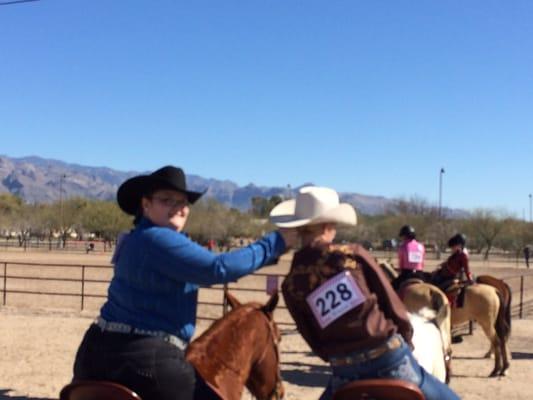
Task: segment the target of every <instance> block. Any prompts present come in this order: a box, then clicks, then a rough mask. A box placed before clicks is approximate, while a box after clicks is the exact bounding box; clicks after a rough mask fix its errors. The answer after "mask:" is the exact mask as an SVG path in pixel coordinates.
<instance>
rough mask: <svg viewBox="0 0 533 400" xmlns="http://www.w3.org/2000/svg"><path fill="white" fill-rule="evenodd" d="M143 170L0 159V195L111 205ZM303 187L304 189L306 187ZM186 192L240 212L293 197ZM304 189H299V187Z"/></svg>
mask: <svg viewBox="0 0 533 400" xmlns="http://www.w3.org/2000/svg"><path fill="white" fill-rule="evenodd" d="M143 173H148V172H146V171H141V172H139V171H117V170H114V169H111V168H107V167H90V166H83V165H78V164H69V163H66V162H63V161H58V160H52V159H44V158H41V157H37V156H29V157H21V158H13V157H8V156H3V155H0V193H2V192H3V193H12V194H14V195H17V196H19V197H21V198H23V199H24V200H25V201H26V202H28V203H49V202H54V201H57V200H59V199H60V198H63V199H65V198H68V197H86V198H91V199H100V200H113V199H115V195H116V192H117V188H118V186H119V185H120V184H121V183H122V182H124V180H126V179H128V178H130V177H132V176H135V175H139V174H143ZM305 185H309V183H306V184H305ZM187 186H189V187H190V189H191V190H197V191H203V190H205V189H206V188H207V193H206V196H208V197H214V198H215V199H216V200H218V201H219V202H221V203H223V204H225V205H227V206H229V207H234V208H238V209H240V210H247V209H249V208H250V206H251V199H252V197H255V196H261V197H270V196H274V195H281V196H282V197H287V195H293V193H289V192H295V191H296V190H297V189H298V187H297V188H293V189H292V190H291V189H290V188H288V187H285V186H275V187H266V186H256V185H254V184H253V183H250V184H248V185H246V186H242V187H241V186H239V185H237V184H236V183H235V182H232V181H230V180H218V179H211V178H203V177H201V176H198V175H187ZM302 186H304V185H302ZM340 196H341V201H343V202H347V203H350V204H352V205H353V206H354V207H355V209H356V210H358V211H359V212H361V213H363V214H367V215H376V214H382V213H384V212H385V211H386V210H387V208H389V207H390V206H391V205H392V202H393V200H391V199H387V198H385V197H382V196H367V195H363V194H358V193H341V194H340Z"/></svg>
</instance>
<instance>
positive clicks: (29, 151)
mask: <svg viewBox="0 0 533 400" xmlns="http://www.w3.org/2000/svg"><path fill="white" fill-rule="evenodd" d="M2 2H6V0H0V4H1V3H2ZM0 137H1V141H0V154H4V155H8V156H12V157H20V156H26V155H38V156H41V157H46V158H55V159H60V160H63V161H67V162H75V163H79V164H83V165H91V166H108V167H112V168H116V169H120V170H138V171H142V170H152V169H156V168H158V167H160V166H162V165H165V164H169V163H170V164H175V165H179V166H182V167H183V168H184V169H185V170H186V171H187V172H188V173H193V174H198V175H201V176H204V177H206V178H209V177H212V178H217V179H230V180H232V181H235V182H236V183H238V184H240V185H244V184H247V183H250V182H253V183H255V184H257V185H287V184H290V185H292V186H297V185H300V184H302V183H305V182H313V183H315V184H319V185H325V186H330V187H333V188H335V189H337V190H339V191H347V192H356V193H361V194H371V195H383V196H386V197H405V198H409V197H412V196H418V197H422V198H424V199H426V200H428V201H429V202H430V203H433V204H437V202H438V190H439V171H440V168H441V167H444V168H445V171H446V172H445V173H444V175H443V191H442V195H443V205H444V206H447V207H453V208H467V209H472V208H477V207H483V208H492V209H504V210H507V211H508V212H511V213H514V214H515V216H517V217H520V218H522V217H523V216H526V217H528V216H529V198H528V194H529V193H532V192H533V179H532V177H533V173H532V171H533V169H532V164H533V157H532V152H533V2H531V1H525V0H523V1H520V0H518V1H510V2H504V1H491V0H483V1H481V0H479V1H478V0H470V1H462V0H456V1H446V0H444V1H416V0H411V1H404V0H389V1H384V0H383V1H380V0H375V1H374V0H373V1H352V0H350V1H334V0H328V1H313V0H306V1H302V0H301V1H287V0H283V1H281V0H279V1H255V0H241V1H228V0H225V1H216V0H212V1H189V2H183V1H178V0H158V1H148V0H144V1H141V0H120V1H118V0H117V1H113V0H91V1H78V0H41V1H36V2H29V3H21V4H12V5H5V6H0Z"/></svg>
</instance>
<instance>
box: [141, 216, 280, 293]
mask: <svg viewBox="0 0 533 400" xmlns="http://www.w3.org/2000/svg"><path fill="white" fill-rule="evenodd" d="M147 235H148V240H149V246H148V248H149V257H151V258H152V259H151V261H150V262H151V263H152V264H153V267H154V268H155V269H156V270H158V271H159V272H160V273H161V274H163V275H165V276H168V277H169V278H171V279H174V280H176V281H180V282H190V283H195V284H198V285H212V284H216V283H226V282H231V281H235V280H237V279H238V278H240V277H242V276H244V275H247V274H250V273H252V272H254V271H255V270H257V269H258V268H260V267H262V266H264V265H268V264H275V263H276V262H277V259H278V257H279V256H280V255H281V254H283V252H284V251H285V248H286V246H285V242H284V240H283V237H282V236H281V235H280V234H279V233H278V232H272V233H270V234H268V235H266V236H264V237H263V238H261V239H259V240H258V241H256V242H254V243H252V244H250V245H249V246H246V247H243V248H241V249H238V250H234V251H232V252H228V253H220V254H216V253H212V252H211V251H208V250H207V249H205V248H203V247H202V246H200V245H199V244H197V243H195V242H193V241H192V240H190V239H188V238H187V237H185V236H184V235H183V234H180V233H177V232H174V231H172V230H170V229H167V228H159V227H158V228H153V229H152V230H151V231H150V232H147Z"/></svg>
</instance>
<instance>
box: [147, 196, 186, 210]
mask: <svg viewBox="0 0 533 400" xmlns="http://www.w3.org/2000/svg"><path fill="white" fill-rule="evenodd" d="M152 199H155V200H157V201H158V202H159V203H161V204H163V205H164V206H166V207H170V208H184V207H187V206H188V205H189V201H188V200H187V199H183V200H177V199H174V198H172V197H159V196H152Z"/></svg>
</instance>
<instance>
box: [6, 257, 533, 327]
mask: <svg viewBox="0 0 533 400" xmlns="http://www.w3.org/2000/svg"><path fill="white" fill-rule="evenodd" d="M0 265H1V268H2V271H1V275H0V278H1V282H2V286H1V288H0V292H1V293H2V305H3V306H7V305H9V304H8V303H9V296H8V295H12V294H19V295H20V294H22V295H29V296H58V297H60V296H63V297H65V296H70V297H75V298H76V297H79V303H78V304H79V308H78V309H79V310H82V311H83V310H85V309H86V301H87V299H98V300H101V302H103V301H104V299H105V298H106V292H107V285H108V284H109V278H101V277H95V276H94V275H95V271H100V270H101V271H107V274H108V275H109V276H110V275H111V271H112V268H113V267H112V266H111V265H94V264H93V265H91V264H57V263H48V264H43V263H35V262H12V261H0ZM32 268H39V270H40V273H39V274H35V276H32V275H31V274H30V273H29V271H25V270H31V269H32ZM47 269H50V270H51V269H56V270H57V269H65V270H66V271H68V272H66V273H63V274H57V275H58V276H47V275H46V272H44V273H43V271H46V270H47ZM74 270H77V271H78V272H77V273H74V272H72V271H74ZM88 271H90V272H91V274H88ZM56 273H57V271H56ZM37 275H43V276H37ZM73 275H77V276H73ZM253 276H254V277H262V278H264V280H265V284H264V285H254V286H255V287H250V286H247V285H246V284H245V283H242V282H236V283H230V284H227V285H214V286H211V287H208V288H207V287H206V288H201V290H200V293H201V292H202V291H203V290H205V291H219V292H220V299H221V300H220V301H219V302H217V301H206V300H200V301H199V306H209V307H217V309H218V310H219V312H215V313H213V312H211V313H210V315H205V314H202V312H200V311H199V314H198V319H203V320H215V319H217V318H219V317H220V316H222V315H224V314H225V313H226V312H227V309H228V308H227V304H224V301H223V296H222V293H223V291H224V290H225V289H226V288H229V290H231V291H232V292H241V293H248V297H250V296H252V297H254V296H255V297H257V295H258V294H259V293H262V294H265V293H266V291H267V281H268V280H269V277H276V278H277V279H274V282H275V287H269V290H272V289H279V284H280V282H281V281H282V280H283V277H284V275H282V274H273V273H264V272H257V273H255V274H253ZM503 279H504V280H505V281H506V282H507V283H508V284H509V285H510V286H511V289H512V292H513V304H512V308H511V310H512V311H511V315H512V317H513V318H520V319H522V318H525V317H527V316H530V315H533V275H531V274H529V275H528V274H520V275H513V276H507V277H505V278H503ZM17 281H19V282H20V281H23V282H34V284H35V283H36V282H41V283H42V285H41V284H37V285H36V286H38V289H33V290H32V289H27V288H25V287H23V285H22V287H21V285H20V284H19V285H16V284H15V285H14V283H15V282H17ZM271 282H272V281H271ZM271 282H270V283H271ZM61 283H65V284H67V285H68V284H70V286H72V285H74V286H75V287H77V289H76V290H68V291H65V290H63V291H61V290H52V289H51V288H50V287H51V286H52V287H53V286H57V284H61ZM94 285H103V286H104V285H105V290H94V289H93V290H91V289H90V288H88V286H94ZM270 286H272V285H270ZM517 296H518V299H517ZM218 307H220V308H218ZM278 309H280V310H285V311H284V313H285V314H287V308H286V307H285V306H284V304H283V302H281V304H280V305H279V306H278ZM278 323H279V324H280V325H282V326H292V327H294V322H293V321H292V318H290V317H286V318H284V320H280V321H279V322H278Z"/></svg>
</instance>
